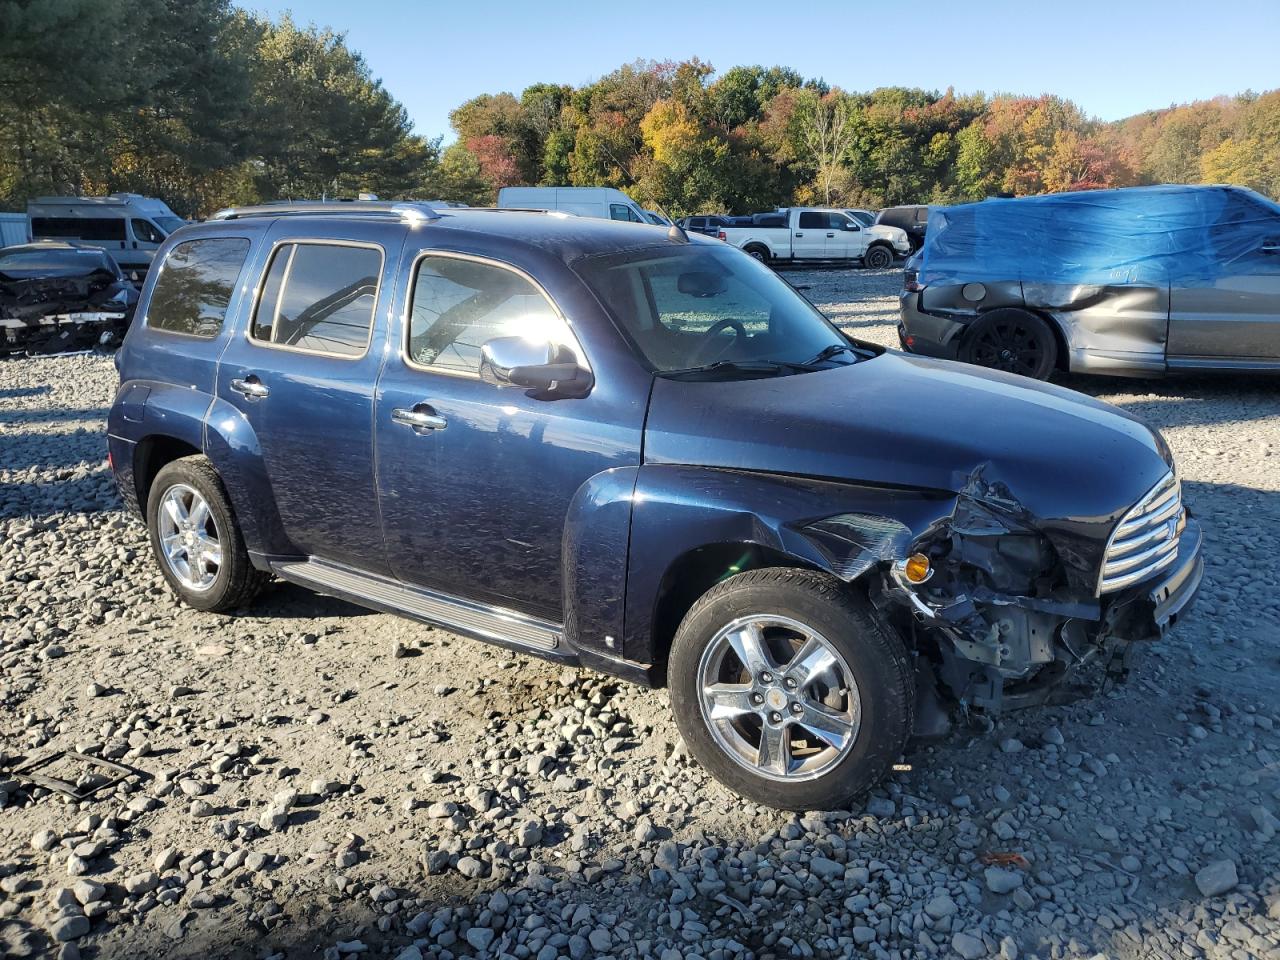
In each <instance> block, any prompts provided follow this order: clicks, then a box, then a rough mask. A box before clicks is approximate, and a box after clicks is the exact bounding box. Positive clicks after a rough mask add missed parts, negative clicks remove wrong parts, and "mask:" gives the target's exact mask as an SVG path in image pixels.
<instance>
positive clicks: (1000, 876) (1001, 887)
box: [983, 867, 1023, 894]
mask: <svg viewBox="0 0 1280 960" xmlns="http://www.w3.org/2000/svg"><path fill="white" fill-rule="evenodd" d="M983 878H984V879H985V880H986V882H987V889H988V890H990V891H991V892H992V893H1000V894H1004V893H1012V892H1013V891H1014V890H1017V889H1018V888H1019V887H1020V886H1022V883H1023V876H1022V872H1021V871H1019V870H1006V869H1004V868H1003V867H987V869H986V871H985V872H984V873H983Z"/></svg>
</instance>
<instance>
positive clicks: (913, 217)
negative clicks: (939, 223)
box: [876, 204, 929, 253]
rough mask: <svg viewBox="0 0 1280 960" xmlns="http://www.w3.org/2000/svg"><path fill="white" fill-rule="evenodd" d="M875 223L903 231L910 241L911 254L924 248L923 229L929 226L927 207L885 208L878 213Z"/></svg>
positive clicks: (919, 205)
mask: <svg viewBox="0 0 1280 960" xmlns="http://www.w3.org/2000/svg"><path fill="white" fill-rule="evenodd" d="M876 223H882V224H884V225H885V226H887V227H899V228H901V229H903V230H905V231H906V232H907V239H908V240H910V241H911V252H912V253H915V252H916V251H917V250H919V249H920V248H921V247H923V246H924V234H925V229H926V228H927V227H928V226H929V207H928V206H927V205H925V204H913V205H911V206H906V207H887V208H885V209H884V210H881V211H880V213H879V215H878V216H877V217H876Z"/></svg>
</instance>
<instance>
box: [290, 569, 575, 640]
mask: <svg viewBox="0 0 1280 960" xmlns="http://www.w3.org/2000/svg"><path fill="white" fill-rule="evenodd" d="M271 568H272V570H274V571H275V573H276V574H277V575H279V576H281V577H283V578H284V579H285V580H290V581H292V582H293V583H297V584H300V585H301V586H304V587H310V588H311V589H312V590H315V591H317V592H318V593H328V594H334V595H337V596H339V597H343V598H346V599H350V600H353V601H355V602H357V603H360V602H365V603H367V604H369V605H371V606H374V607H377V608H379V609H384V610H388V611H391V612H393V613H403V614H407V615H408V616H411V617H415V618H417V619H419V620H426V621H428V622H429V623H435V624H439V625H440V626H442V627H448V628H450V629H453V630H457V631H458V632H460V633H466V634H469V635H470V636H473V637H477V638H478V639H481V640H491V641H494V642H497V643H501V644H504V645H512V646H519V647H528V648H531V649H533V650H540V651H543V652H546V653H550V652H552V651H556V650H557V649H558V648H559V646H560V642H561V635H562V633H563V629H564V628H563V627H561V625H560V624H558V623H552V622H551V621H549V620H541V619H539V618H537V617H530V616H528V615H527V614H523V613H516V612H515V611H514V610H504V609H503V608H501V607H491V606H487V605H486V604H482V603H474V602H472V601H470V600H462V599H459V598H458V597H452V596H449V595H448V594H444V593H437V592H436V591H434V590H427V589H424V588H422V587H411V586H408V585H407V584H403V583H400V582H399V581H397V580H388V579H387V578H385V577H379V576H375V575H373V574H370V573H364V572H361V571H359V570H352V569H350V568H349V567H342V566H338V565H337V564H332V563H326V562H325V561H323V560H315V559H312V560H289V561H277V562H275V563H272V564H271Z"/></svg>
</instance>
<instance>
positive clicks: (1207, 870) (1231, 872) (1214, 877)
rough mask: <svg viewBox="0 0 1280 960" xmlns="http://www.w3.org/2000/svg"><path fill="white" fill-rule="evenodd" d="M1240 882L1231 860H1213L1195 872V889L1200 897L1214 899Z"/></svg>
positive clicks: (1233, 862)
mask: <svg viewBox="0 0 1280 960" xmlns="http://www.w3.org/2000/svg"><path fill="white" fill-rule="evenodd" d="M1239 882H1240V878H1239V877H1238V876H1237V875H1236V865H1235V861H1233V860H1215V861H1213V862H1212V863H1209V864H1206V865H1205V866H1203V867H1201V868H1200V870H1199V871H1197V872H1196V888H1197V889H1198V890H1199V891H1200V893H1201V895H1202V896H1205V897H1216V896H1218V894H1220V893H1226V892H1227V891H1228V890H1231V889H1232V888H1234V887H1235V885H1236V884H1237V883H1239Z"/></svg>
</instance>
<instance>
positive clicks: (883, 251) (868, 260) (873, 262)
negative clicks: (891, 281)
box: [862, 246, 893, 270]
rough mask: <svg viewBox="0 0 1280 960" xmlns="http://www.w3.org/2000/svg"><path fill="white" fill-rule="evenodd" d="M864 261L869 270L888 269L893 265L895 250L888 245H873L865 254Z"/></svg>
mask: <svg viewBox="0 0 1280 960" xmlns="http://www.w3.org/2000/svg"><path fill="white" fill-rule="evenodd" d="M862 263H863V266H865V267H866V268H867V269H868V270H887V269H889V268H890V267H892V266H893V251H892V250H890V249H889V248H888V247H882V246H874V247H871V248H870V249H869V250H867V252H866V253H865V254H863V257H862Z"/></svg>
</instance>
